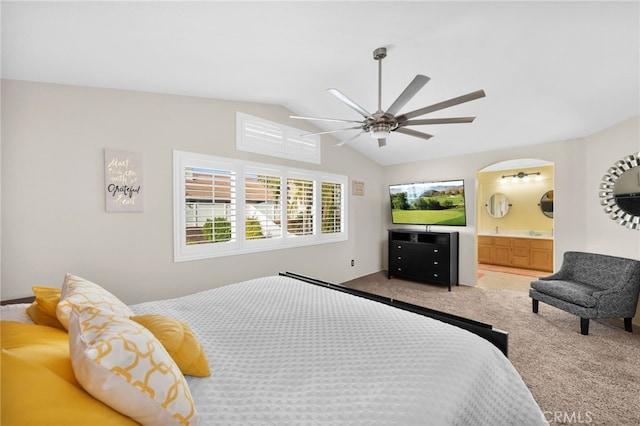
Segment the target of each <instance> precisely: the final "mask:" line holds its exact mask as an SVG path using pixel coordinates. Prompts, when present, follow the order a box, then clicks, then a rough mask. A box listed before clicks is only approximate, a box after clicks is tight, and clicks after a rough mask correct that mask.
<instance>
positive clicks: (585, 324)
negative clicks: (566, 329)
mask: <svg viewBox="0 0 640 426" xmlns="http://www.w3.org/2000/svg"><path fill="white" fill-rule="evenodd" d="M580 334H582V335H583V336H587V335H588V334H589V318H580Z"/></svg>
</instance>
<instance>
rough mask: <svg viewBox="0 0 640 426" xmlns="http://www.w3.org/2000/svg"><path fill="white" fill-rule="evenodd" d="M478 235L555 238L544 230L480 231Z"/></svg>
mask: <svg viewBox="0 0 640 426" xmlns="http://www.w3.org/2000/svg"><path fill="white" fill-rule="evenodd" d="M478 235H483V236H487V237H511V238H535V239H540V240H553V235H552V234H551V233H549V232H542V231H533V233H531V231H500V230H499V231H498V233H496V231H480V232H478Z"/></svg>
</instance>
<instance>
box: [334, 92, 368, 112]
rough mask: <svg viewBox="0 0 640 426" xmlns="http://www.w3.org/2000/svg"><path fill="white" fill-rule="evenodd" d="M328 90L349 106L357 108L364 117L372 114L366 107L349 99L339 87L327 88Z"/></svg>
mask: <svg viewBox="0 0 640 426" xmlns="http://www.w3.org/2000/svg"><path fill="white" fill-rule="evenodd" d="M327 91H328V92H329V93H331V94H332V95H333V96H335V97H336V98H338V99H339V100H340V101H342V102H344V103H345V104H347V106H348V107H350V108H353V109H354V110H356V112H358V113H360V115H362V116H363V117H364V118H367V117H369V116H371V114H369V112H368V111H367V110H366V109H364V108H362V107H361V106H360V105H358V104H357V103H355V102H353V101H352V100H351V99H349V98H348V97H347V96H346V95H345V94H344V93H342V92H341V91H339V90H338V89H327Z"/></svg>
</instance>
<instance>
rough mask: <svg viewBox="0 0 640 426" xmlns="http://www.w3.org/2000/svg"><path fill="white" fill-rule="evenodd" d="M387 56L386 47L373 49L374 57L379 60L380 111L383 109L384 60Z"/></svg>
mask: <svg viewBox="0 0 640 426" xmlns="http://www.w3.org/2000/svg"><path fill="white" fill-rule="evenodd" d="M386 57H387V48H386V47H378V48H377V49H376V50H374V51H373V59H375V60H376V61H378V111H382V60H383V59H384V58H386Z"/></svg>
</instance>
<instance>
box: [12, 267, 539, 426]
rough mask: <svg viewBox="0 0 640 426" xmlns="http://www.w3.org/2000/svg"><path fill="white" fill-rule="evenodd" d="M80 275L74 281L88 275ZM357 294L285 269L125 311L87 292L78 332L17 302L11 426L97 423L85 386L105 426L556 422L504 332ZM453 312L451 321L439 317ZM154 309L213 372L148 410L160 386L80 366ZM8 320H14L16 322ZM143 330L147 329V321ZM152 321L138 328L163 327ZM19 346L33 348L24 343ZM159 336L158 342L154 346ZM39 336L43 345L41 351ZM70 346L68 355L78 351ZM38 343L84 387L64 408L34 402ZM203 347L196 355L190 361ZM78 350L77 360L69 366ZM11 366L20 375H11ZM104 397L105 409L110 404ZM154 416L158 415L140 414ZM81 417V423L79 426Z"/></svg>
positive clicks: (78, 304)
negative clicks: (101, 340)
mask: <svg viewBox="0 0 640 426" xmlns="http://www.w3.org/2000/svg"><path fill="white" fill-rule="evenodd" d="M71 277H72V278H71V280H72V281H73V280H76V281H80V282H81V283H84V282H86V280H83V279H81V278H79V277H75V276H71ZM67 280H69V275H68V276H67V277H65V284H63V288H62V293H61V295H60V296H58V297H59V299H56V296H55V292H54V295H53V301H54V303H55V304H56V307H57V312H58V316H59V315H60V313H61V308H65V306H63V305H65V303H67V299H68V298H70V297H69V295H68V294H65V291H66V290H65V289H66V287H65V285H66V282H67ZM88 283H89V285H94V286H96V287H97V288H100V287H99V286H98V285H97V284H94V283H91V282H88ZM100 290H101V291H104V293H106V294H109V293H108V292H107V291H106V290H104V289H101V288H100ZM349 293H351V292H350V291H349V290H348V289H345V288H343V287H341V286H338V285H334V284H329V283H323V282H322V281H318V280H313V279H305V277H301V276H298V275H295V274H280V275H277V276H269V277H263V278H259V279H253V280H249V281H244V282H240V283H236V284H232V285H228V286H224V287H218V288H214V289H211V290H206V291H203V292H199V293H195V294H191V295H187V296H183V297H178V298H174V299H168V300H156V301H150V302H145V303H139V304H135V305H130V306H126V305H125V306H124V307H122V306H120V305H119V304H118V303H117V298H115V296H113V297H114V299H116V301H115V302H111V301H110V302H109V303H108V304H107V305H108V309H103V307H99V306H98V305H97V304H96V303H99V302H101V301H102V299H100V298H99V297H97V298H93V299H92V297H87V296H85V295H83V296H82V298H80V299H76V301H75V302H74V301H73V300H71V303H67V305H69V306H66V308H69V310H68V312H70V314H69V315H68V316H66V318H65V315H66V314H65V313H64V312H62V313H63V315H62V317H63V318H64V319H65V321H66V322H67V327H68V331H66V330H64V327H63V328H56V327H51V326H46V325H36V324H24V323H25V322H29V321H28V318H24V317H22V319H19V318H17V317H16V315H15V314H16V313H17V314H20V313H21V311H23V310H24V309H25V308H26V307H27V306H29V307H30V306H31V305H29V304H22V305H19V306H21V307H20V308H15V307H14V308H12V314H11V315H9V314H8V312H9V311H8V308H6V309H5V308H3V318H2V319H3V321H2V324H3V330H2V345H3V349H2V353H3V360H2V368H3V370H2V375H3V377H2V379H3V383H2V385H3V388H2V391H3V392H2V424H5V422H6V424H16V425H18V424H25V425H26V424H35V423H33V421H34V419H33V418H32V417H31V411H32V409H35V408H34V407H36V406H37V407H40V410H42V407H43V406H45V407H47V404H50V405H52V407H51V410H50V412H49V416H55V415H58V416H65V419H67V420H68V421H67V422H66V423H65V424H83V423H84V424H89V423H88V422H87V419H86V418H84V419H83V417H82V416H83V415H84V414H81V413H84V411H80V409H79V406H80V404H77V403H76V402H75V401H77V399H79V398H80V396H79V395H80V394H81V393H82V392H81V391H82V390H84V391H86V392H84V395H82V398H84V399H87V401H86V402H83V403H82V405H83V407H84V405H86V404H88V405H89V406H90V410H92V413H93V414H94V415H96V414H95V413H96V412H98V411H100V410H102V411H104V412H105V414H104V416H103V417H101V418H100V419H99V420H96V421H100V422H101V424H129V423H130V424H135V422H133V420H132V419H134V420H136V421H137V422H139V423H142V424H191V425H195V424H200V425H220V424H222V425H236V424H237V425H252V424H255V425H302V424H314V425H315V424H331V425H334V424H379V425H394V424H398V425H430V424H432V425H470V424H473V425H514V424H517V425H544V424H547V422H546V421H545V418H544V415H543V413H542V411H541V410H540V408H539V407H538V405H537V404H536V402H535V401H534V399H533V397H532V396H531V393H530V392H529V390H528V389H527V387H526V386H525V384H524V383H523V381H522V379H521V378H520V376H519V374H518V373H517V372H516V370H515V369H514V367H513V366H512V364H511V363H510V362H509V360H508V358H507V357H506V356H505V354H506V346H504V345H503V343H504V342H502V343H500V340H501V339H500V338H498V341H497V342H496V341H495V336H494V337H493V338H492V337H488V339H485V338H484V337H481V335H482V334H483V333H484V334H486V333H487V331H489V332H491V330H490V327H487V326H486V325H483V324H481V323H476V322H474V321H465V320H464V319H462V318H459V317H453V316H447V315H446V314H442V313H438V312H437V311H430V310H422V311H421V309H420V308H417V307H415V306H413V305H407V304H403V303H401V302H397V301H392V300H385V299H382V298H377V297H376V296H371V295H367V294H366V293H361V292H355V293H356V294H349ZM101 294H102V293H101ZM100 297H102V296H100ZM71 299H72V297H71ZM56 300H58V301H57V302H56ZM96 300H98V301H99V302H96ZM38 301H39V302H40V303H41V304H42V307H44V308H46V307H47V303H51V301H48V300H47V299H46V298H45V297H40V298H39V299H38V298H37V297H36V302H38ZM34 303H35V302H34ZM52 304H53V303H52ZM118 309H121V311H118ZM31 310H32V311H33V308H31ZM63 310H64V309H63ZM113 311H115V312H113ZM440 314H442V315H443V316H442V318H440V319H435V318H434V317H438V315H440ZM153 316H161V317H163V318H168V319H171V320H174V321H177V322H178V323H180V324H182V325H183V327H185V329H187V330H189V332H190V333H191V334H190V336H191V339H193V340H194V342H195V343H196V344H197V345H199V350H201V351H202V353H201V354H200V355H199V361H198V362H201V361H202V359H203V357H204V358H205V361H206V364H207V371H206V374H199V375H191V374H186V373H185V374H177V375H175V376H174V377H173V379H172V380H175V382H171V383H172V385H171V386H170V387H169V388H168V389H169V390H168V391H167V392H165V394H163V395H164V396H162V395H161V397H166V396H167V395H168V397H166V398H165V399H164V400H163V401H164V402H163V403H162V404H160V405H163V404H164V407H161V408H158V403H157V401H153V402H151V403H149V404H148V401H146V400H144V401H143V400H136V398H139V396H138V395H137V394H136V391H137V393H140V391H141V389H142V390H143V391H144V386H145V385H146V384H145V385H143V386H142V387H140V385H134V386H133V388H134V389H133V391H132V390H131V389H130V388H131V386H129V387H128V388H127V389H125V390H122V389H123V388H122V387H120V386H121V385H122V384H123V383H121V382H122V375H118V374H116V375H115V376H118V377H115V378H114V374H113V373H112V372H113V370H114V369H113V368H111V371H106V372H105V371H100V372H98V373H96V372H94V371H88V370H89V369H91V368H94V367H95V366H94V365H93V363H91V362H89V364H90V365H88V366H86V365H84V366H83V365H79V364H80V362H78V361H77V360H76V358H77V356H78V354H79V353H80V349H79V346H82V345H85V346H86V345H91V344H92V343H93V342H94V340H96V339H97V338H96V336H97V334H95V333H97V332H96V331H95V330H98V329H101V327H104V326H105V324H112V323H113V322H115V323H116V325H117V326H118V327H134V326H132V325H131V324H129V323H135V324H138V323H137V322H135V321H131V319H132V318H133V319H136V320H137V319H138V318H151V317H153ZM5 317H7V318H10V319H11V320H12V321H6V320H5V319H6V318H5ZM96 318H97V320H98V322H99V324H98V326H96V323H95V321H96ZM92 321H94V322H93V323H92ZM100 321H102V322H100ZM61 322H63V321H61ZM447 322H453V323H456V324H457V325H461V324H459V323H465V324H466V325H467V326H469V327H470V328H477V330H475V331H473V330H472V331H471V332H470V331H468V330H465V329H464V328H462V327H461V326H457V325H452V324H448V323H447ZM10 323H12V324H10ZM87 324H90V325H91V326H90V327H89V326H86V325H87ZM85 326H86V327H85ZM463 326H464V324H463ZM28 327H31V328H30V329H29V330H34V329H37V330H38V332H37V333H35V334H34V338H36V339H38V338H41V337H39V336H42V333H45V332H46V333H45V334H46V335H47V339H49V338H51V336H49V335H54V334H55V338H56V339H54V340H55V342H56V345H57V346H56V348H55V350H54V351H53V352H52V350H51V349H46V348H44V349H43V344H42V342H25V340H28V339H27V338H26V337H25V336H27V335H28V334H29V333H27V332H26V331H25V329H26V328H28ZM83 327H84V329H83ZM135 327H138V328H140V326H139V324H138V325H136V326H135ZM14 328H18V330H14ZM138 328H135V331H136V333H138V332H140V333H142V334H144V333H146V332H147V331H149V330H152V331H153V329H151V328H150V329H149V330H147V329H146V328H144V327H142V329H143V330H141V331H140V330H138ZM82 330H84V331H82ZM478 330H479V331H478ZM129 331H130V329H129ZM54 332H55V333H54ZM91 332H93V333H94V334H92V335H91V336H90V338H87V339H85V340H82V339H80V338H78V337H77V336H78V335H83V333H85V334H86V333H91ZM101 332H102V331H101ZM156 332H157V330H156ZM119 333H121V334H122V332H119ZM134 334H135V333H134ZM489 334H491V333H489ZM144 335H145V336H146V335H147V334H144ZM17 336H20V337H17ZM156 336H158V340H159V341H162V345H164V347H165V349H166V353H170V352H171V351H170V348H169V346H168V345H166V344H165V341H164V340H162V338H161V337H159V334H156ZM485 337H487V336H485ZM65 339H68V343H66V342H67V340H65ZM149 339H151V338H149ZM492 339H494V341H491V340H492ZM15 340H21V341H22V342H21V343H19V344H17V343H16V342H15ZM149 341H150V340H147V341H146V344H147V345H150V344H152V343H149ZM32 343H33V344H35V345H36V346H34V347H36V348H37V351H34V350H33V347H29V345H31V344H32ZM65 344H66V347H67V350H68V352H69V353H68V354H65V353H64V352H65V351H64V348H63V346H65ZM153 344H157V342H156V343H153ZM125 346H126V345H125ZM82 348H83V349H85V352H87V353H93V354H94V355H95V353H96V350H95V349H96V348H93V349H91V348H90V349H91V350H93V352H91V351H90V350H87V348H86V347H84V346H83V347H82ZM97 348H98V349H99V347H98V346H97ZM113 348H114V350H113V351H111V352H109V353H106V354H102V355H100V356H103V355H104V356H105V357H109V356H112V355H113V354H114V353H115V352H118V351H117V350H116V349H117V348H116V346H115V344H114V346H113ZM110 349H111V347H110ZM165 349H162V351H165ZM38 351H42V352H43V353H44V352H47V354H48V355H47V358H49V359H50V358H55V359H56V360H57V361H56V368H57V369H58V370H61V371H56V372H55V375H57V376H58V377H62V378H63V379H64V380H63V381H66V382H67V383H69V384H70V385H72V386H71V387H75V388H77V389H78V390H79V391H80V392H74V393H73V395H72V396H71V397H69V398H65V400H64V401H62V402H61V401H58V400H57V398H58V397H59V396H60V395H59V394H60V391H58V392H55V390H54V391H51V392H50V391H46V390H45V391H39V392H38V393H39V394H44V399H45V401H41V400H39V401H34V402H31V401H30V397H29V398H26V396H27V395H30V392H32V389H33V386H32V385H28V384H27V385H25V384H23V383H22V382H23V380H22V379H21V378H20V377H21V376H19V375H18V374H19V373H18V372H19V371H22V370H20V368H22V367H23V366H20V365H17V364H20V363H19V362H18V361H28V362H31V363H34V364H37V363H38V362H40V363H41V364H42V362H43V361H42V359H39V358H38V356H36V355H29V356H28V357H27V358H25V357H24V354H27V353H29V354H34V353H38ZM160 351H161V350H158V351H156V353H159V352H160ZM12 352H13V353H12ZM98 352H100V351H98ZM105 352H107V351H105ZM196 352H197V351H194V350H189V351H187V354H186V356H191V355H192V354H193V353H196ZM52 353H53V354H54V355H51V354H52ZM156 353H154V356H155V354H156ZM164 353H165V352H162V354H164ZM14 355H15V356H14ZM183 355H184V353H183ZM65 356H67V357H70V358H71V360H65ZM171 356H172V357H174V354H173V353H171ZM152 358H153V357H152ZM192 358H193V357H192ZM174 359H175V362H176V363H178V364H180V363H179V360H178V359H177V358H176V357H174ZM7 360H8V361H9V362H7ZM118 362H120V360H118ZM136 362H138V359H137V360H136ZM190 362H191V361H190ZM169 363H171V361H167V365H168V364H169ZM44 364H46V362H44ZM69 364H71V365H69ZM40 367H41V365H38V368H40ZM9 368H11V370H9ZM47 368H48V369H49V370H50V371H53V368H52V367H51V366H49V365H45V366H44V369H47ZM180 369H181V370H182V365H181V364H180ZM174 370H175V369H174ZM167 371H170V372H171V371H173V370H170V369H169V370H167ZM5 374H7V375H11V374H13V375H14V376H17V377H13V378H11V377H7V378H6V380H5ZM20 374H21V373H20ZM98 374H106V375H107V376H106V378H104V377H102V376H100V377H98ZM83 376H84V377H83ZM178 376H179V377H178ZM42 377H43V375H42V374H41V375H39V376H38V377H37V378H36V379H35V380H36V381H38V380H39V381H42ZM145 377H146V376H145ZM113 380H119V381H120V382H117V383H115V384H113V385H112V386H111V388H109V386H107V385H105V383H110V381H113ZM133 382H135V381H132V383H133ZM58 385H59V383H58ZM136 386H137V388H136ZM153 386H155V385H152V386H151V387H153ZM18 387H20V389H18ZM68 387H69V386H68ZM71 387H70V388H71ZM53 388H54V389H58V387H55V386H54V387H53ZM96 388H97V389H96ZM103 388H108V389H106V390H105V389H103ZM13 390H15V392H14V391H13ZM67 391H68V390H67ZM125 392H126V393H125ZM131 392H133V393H131ZM143 393H144V392H143ZM158 393H161V392H158ZM114 394H115V395H114ZM125 395H132V396H130V397H129V396H125ZM176 395H177V396H176ZM147 396H148V395H145V397H147ZM182 396H184V397H185V398H186V399H188V400H189V401H191V402H192V405H191V406H190V407H191V408H186V409H185V408H184V406H182V407H180V406H179V404H178V402H176V401H178V400H180V397H182ZM38 397H43V395H38ZM41 399H42V398H41ZM67 399H70V401H67ZM84 399H83V401H84ZM147 399H149V398H147ZM157 399H158V398H157V395H156V400H157ZM168 400H170V402H168V403H167V401H168ZM94 402H97V404H96V403H94ZM36 404H38V405H36ZM145 404H146V405H145ZM154 404H155V405H154ZM98 405H99V408H100V410H98V409H97V408H96V407H97V406H98ZM112 407H113V408H115V410H114V409H112ZM140 407H143V408H140ZM158 409H159V410H160V411H163V410H164V411H169V414H168V415H167V414H166V413H164V412H163V413H162V414H161V415H159V416H158V415H157V414H156V413H155V411H158ZM64 410H69V412H64ZM145 410H148V412H149V413H150V414H144V413H143V414H140V413H141V412H142V411H145ZM190 410H191V411H190ZM102 411H100V415H102ZM60 412H62V414H61V413H60ZM121 413H124V414H126V415H122V414H121ZM9 416H12V417H9ZM153 416H156V417H153ZM163 416H164V417H163ZM50 418H52V417H50ZM78 419H79V420H78ZM76 420H78V423H73V421H76ZM30 422H31V423H30ZM49 424H55V423H49ZM96 424H97V423H96Z"/></svg>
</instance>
